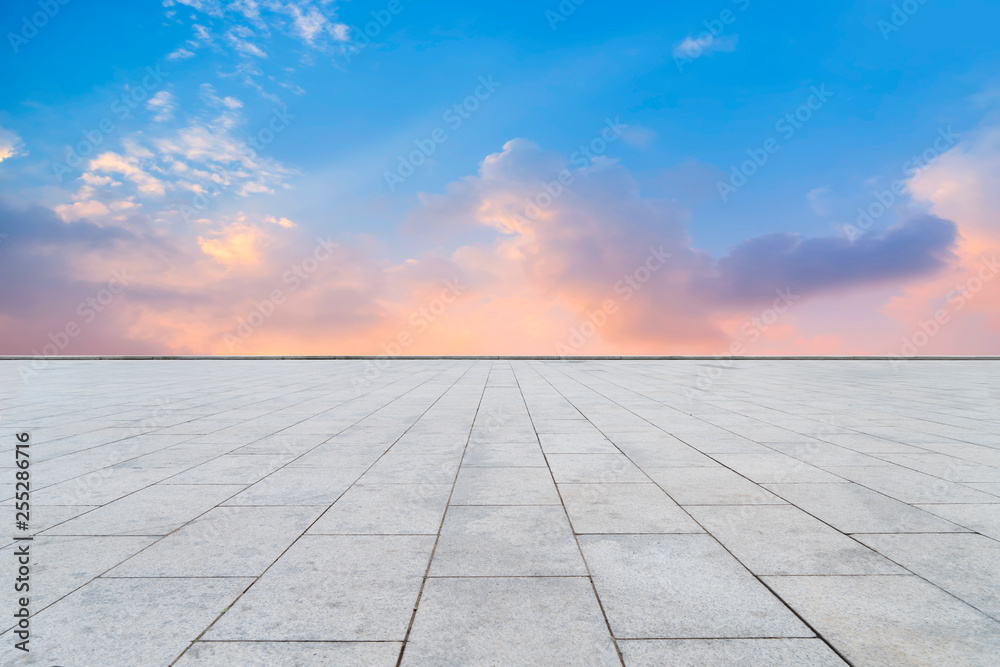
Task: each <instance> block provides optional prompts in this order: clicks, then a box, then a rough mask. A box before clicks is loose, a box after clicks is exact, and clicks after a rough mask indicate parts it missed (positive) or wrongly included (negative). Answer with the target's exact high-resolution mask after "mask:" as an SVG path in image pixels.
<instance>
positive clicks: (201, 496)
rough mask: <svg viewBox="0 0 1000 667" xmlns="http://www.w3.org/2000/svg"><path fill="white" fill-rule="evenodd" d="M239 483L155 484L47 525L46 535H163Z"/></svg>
mask: <svg viewBox="0 0 1000 667" xmlns="http://www.w3.org/2000/svg"><path fill="white" fill-rule="evenodd" d="M242 488H243V487H240V486H209V485H207V484H192V485H188V486H183V485H179V484H177V485H169V484H168V485H156V486H150V487H147V488H145V489H143V490H141V491H137V492H136V493H133V494H132V495H130V496H126V497H124V498H121V499H120V500H116V501H115V502H113V503H109V504H107V505H105V506H103V507H101V508H99V509H96V510H94V511H93V512H88V513H87V514H84V515H82V516H79V517H77V518H75V519H71V520H70V521H67V522H65V523H62V524H60V525H58V526H56V527H55V528H50V529H49V530H47V531H46V532H45V533H44V534H45V535H166V534H167V533H170V532H172V531H174V530H176V529H178V528H180V527H181V526H183V525H184V524H185V523H187V522H188V521H190V520H192V519H194V518H196V517H197V516H198V515H200V514H202V513H204V512H206V511H208V510H209V509H211V508H212V507H215V506H216V505H218V504H219V503H221V502H222V501H223V500H225V499H226V498H228V497H229V496H231V495H233V494H234V493H236V492H238V491H239V490H240V489H242Z"/></svg>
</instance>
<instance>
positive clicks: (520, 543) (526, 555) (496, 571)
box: [430, 506, 586, 577]
mask: <svg viewBox="0 0 1000 667" xmlns="http://www.w3.org/2000/svg"><path fill="white" fill-rule="evenodd" d="M585 574H586V568H585V567H584V564H583V559H582V558H580V551H579V549H578V548H577V545H576V541H575V539H574V537H573V532H572V530H571V529H570V526H569V521H567V520H566V514H565V513H564V511H563V509H562V507H547V506H529V507H514V506H506V507H487V506H456V507H450V508H448V513H447V514H446V515H445V520H444V525H443V526H442V529H441V536H440V538H439V539H438V545H437V550H436V551H435V552H434V561H433V562H432V563H431V569H430V575H431V576H434V577H519V576H536V577H545V576H568V575H585Z"/></svg>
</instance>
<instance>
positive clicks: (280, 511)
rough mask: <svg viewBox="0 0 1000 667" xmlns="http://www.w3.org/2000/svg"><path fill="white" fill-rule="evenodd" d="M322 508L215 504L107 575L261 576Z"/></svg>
mask: <svg viewBox="0 0 1000 667" xmlns="http://www.w3.org/2000/svg"><path fill="white" fill-rule="evenodd" d="M324 509H325V508H324V507H216V508H215V509H213V510H210V511H208V512H206V513H205V514H203V515H202V516H200V517H198V518H197V519H195V520H194V521H192V522H191V523H189V524H187V525H186V526H184V527H183V528H181V529H180V530H178V531H176V532H173V533H171V534H169V535H167V536H166V537H165V538H163V539H162V540H160V541H159V542H157V543H156V544H154V545H153V546H151V547H150V548H148V549H146V550H145V551H143V552H142V553H141V554H138V555H137V556H135V557H133V558H131V559H129V560H128V561H126V562H125V563H122V564H121V565H119V566H118V567H116V568H115V569H113V570H111V571H110V572H108V573H107V574H105V575H104V576H106V577H257V576H260V575H261V574H262V573H263V572H264V570H265V569H267V567H268V566H269V565H271V563H273V562H274V560H275V559H276V558H277V557H278V556H280V555H281V553H282V552H283V551H284V550H285V549H287V548H288V547H289V545H291V543H292V542H294V541H295V539H296V538H297V537H298V536H299V535H301V534H302V533H303V532H304V531H305V529H306V528H308V527H309V524H310V523H312V522H313V521H314V520H315V519H316V517H318V516H319V515H320V512H322V511H323V510H324Z"/></svg>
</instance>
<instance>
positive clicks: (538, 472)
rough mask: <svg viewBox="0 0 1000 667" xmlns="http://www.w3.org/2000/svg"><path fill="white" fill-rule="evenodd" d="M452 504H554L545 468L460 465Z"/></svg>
mask: <svg viewBox="0 0 1000 667" xmlns="http://www.w3.org/2000/svg"><path fill="white" fill-rule="evenodd" d="M451 504H452V505H558V504H559V494H558V493H556V485H555V483H553V481H552V475H551V474H550V473H549V470H548V468H495V467H490V468H476V467H467V466H464V465H463V466H462V468H461V470H459V473H458V480H457V481H456V482H455V492H454V494H452V498H451Z"/></svg>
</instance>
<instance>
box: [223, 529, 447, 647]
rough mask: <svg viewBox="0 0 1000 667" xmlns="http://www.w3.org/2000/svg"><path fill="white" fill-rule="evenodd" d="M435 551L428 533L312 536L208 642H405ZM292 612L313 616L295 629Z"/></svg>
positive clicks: (260, 583)
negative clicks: (428, 563)
mask: <svg viewBox="0 0 1000 667" xmlns="http://www.w3.org/2000/svg"><path fill="white" fill-rule="evenodd" d="M433 546H434V538H433V537H429V536H423V535H405V536H400V535H306V536H304V537H302V538H301V539H300V540H299V541H298V542H296V543H295V544H294V545H293V546H292V547H291V548H290V549H289V550H288V551H287V552H286V553H285V554H284V555H283V556H282V557H281V558H280V559H278V562H277V563H275V564H274V565H273V566H272V567H271V569H269V570H268V571H267V572H266V573H265V574H264V576H262V577H261V578H260V579H259V580H257V583H255V584H254V585H253V587H252V588H251V589H250V590H248V591H247V593H246V595H244V596H243V597H242V598H240V600H239V601H238V602H237V603H236V604H235V605H233V607H232V608H231V609H230V610H229V611H228V612H226V614H225V616H223V617H222V618H221V619H220V620H219V621H218V622H217V623H216V624H215V625H214V626H212V628H211V629H210V630H209V631H208V632H207V633H206V634H205V636H204V637H203V639H205V640H231V641H234V640H235V641H250V640H257V641H260V640H264V641H402V639H403V638H404V636H405V635H406V628H407V626H408V625H409V622H410V616H411V614H412V612H413V605H414V604H415V603H416V601H417V593H418V591H419V590H420V584H421V582H422V581H423V576H424V572H425V571H426V569H427V561H428V559H429V558H430V555H431V549H432V548H433ZM289 609H303V610H309V611H308V613H304V614H295V618H294V622H292V623H290V622H289V616H288V613H289V611H288V610H289Z"/></svg>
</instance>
